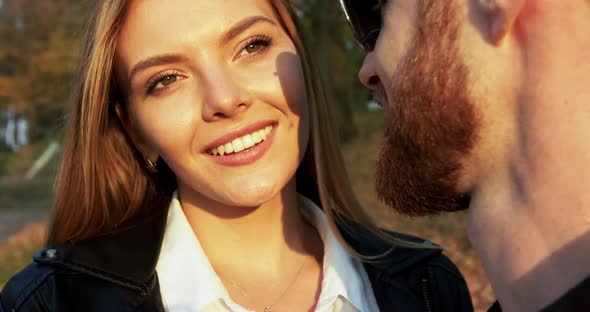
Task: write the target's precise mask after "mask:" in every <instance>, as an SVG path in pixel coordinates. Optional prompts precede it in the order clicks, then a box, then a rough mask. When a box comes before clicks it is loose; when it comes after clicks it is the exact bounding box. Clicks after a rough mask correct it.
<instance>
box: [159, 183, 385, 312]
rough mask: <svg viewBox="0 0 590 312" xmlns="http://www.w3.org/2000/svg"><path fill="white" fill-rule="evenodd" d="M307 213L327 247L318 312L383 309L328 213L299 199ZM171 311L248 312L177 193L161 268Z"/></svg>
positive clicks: (162, 289)
mask: <svg viewBox="0 0 590 312" xmlns="http://www.w3.org/2000/svg"><path fill="white" fill-rule="evenodd" d="M299 200H300V205H299V206H300V209H302V213H303V215H304V216H305V217H306V218H307V219H308V222H310V223H311V224H312V225H313V226H315V228H316V229H317V231H318V233H319V235H320V237H321V238H322V241H323V243H324V260H323V275H322V286H321V287H322V288H321V291H320V297H319V300H318V302H317V304H316V308H315V311H316V312H320V311H321V312H355V311H363V312H372V311H379V309H378V307H377V302H376V300H375V296H374V295H373V290H372V287H371V283H370V281H369V278H368V276H367V274H366V272H365V270H364V267H363V265H362V263H361V262H360V261H358V260H356V259H354V258H352V257H351V256H350V255H349V254H348V253H347V252H346V250H344V248H343V247H342V246H341V245H340V243H339V242H338V240H337V239H336V237H335V236H334V234H333V233H332V231H331V230H330V228H329V226H328V222H327V220H326V216H325V215H324V213H323V211H322V210H321V209H320V208H319V207H317V206H316V205H315V204H314V203H313V202H312V201H310V200H309V199H307V198H305V197H303V196H299ZM156 271H157V273H158V279H159V283H160V292H161V295H162V301H163V303H164V308H165V309H166V311H174V312H176V311H198V312H213V311H223V312H230V311H231V312H246V311H248V310H247V309H245V308H244V307H242V306H240V305H238V304H237V303H235V302H234V301H233V300H232V299H231V298H230V296H229V293H228V292H227V290H226V289H225V287H224V285H223V283H222V281H221V279H220V278H219V276H218V275H217V273H216V272H215V270H214V269H213V267H212V266H211V263H210V262H209V259H208V258H207V255H205V253H204V251H203V249H202V247H201V244H200V243H199V240H198V239H197V237H196V235H195V233H194V232H193V230H192V228H191V226H190V225H189V223H188V220H187V219H186V216H185V215H184V212H183V211H182V207H181V206H180V201H179V200H178V196H177V194H176V193H175V194H174V196H173V198H172V201H171V202H170V207H169V211H168V220H167V224H166V230H165V233H164V240H163V242H162V249H161V251H160V256H159V258H158V264H157V267H156Z"/></svg>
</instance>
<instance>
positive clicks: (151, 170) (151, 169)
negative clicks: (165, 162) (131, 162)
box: [145, 158, 158, 173]
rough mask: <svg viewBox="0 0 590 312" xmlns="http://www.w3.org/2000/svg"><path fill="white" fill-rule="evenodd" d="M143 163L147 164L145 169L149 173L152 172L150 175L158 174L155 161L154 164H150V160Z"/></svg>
mask: <svg viewBox="0 0 590 312" xmlns="http://www.w3.org/2000/svg"><path fill="white" fill-rule="evenodd" d="M145 161H146V162H147V167H148V170H149V171H150V172H152V173H156V172H158V167H157V163H158V161H157V160H156V162H152V161H151V160H149V159H148V158H146V159H145Z"/></svg>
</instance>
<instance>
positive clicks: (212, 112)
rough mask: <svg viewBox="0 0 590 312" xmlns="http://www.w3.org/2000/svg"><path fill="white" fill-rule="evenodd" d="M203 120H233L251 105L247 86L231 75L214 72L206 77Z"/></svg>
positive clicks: (221, 71) (218, 71)
mask: <svg viewBox="0 0 590 312" xmlns="http://www.w3.org/2000/svg"><path fill="white" fill-rule="evenodd" d="M206 80H207V81H208V82H207V85H206V86H205V88H206V90H205V99H204V107H203V119H204V120H206V121H214V120H217V119H223V118H231V117H233V116H235V115H237V114H239V113H240V112H243V111H245V110H246V109H247V108H248V107H249V106H250V105H251V102H252V100H251V97H250V93H249V92H248V90H247V88H246V87H245V84H244V83H243V82H242V81H239V80H238V79H237V78H236V77H235V76H232V75H231V73H227V72H224V71H223V70H216V72H215V73H212V71H210V72H209V74H208V75H207V77H206Z"/></svg>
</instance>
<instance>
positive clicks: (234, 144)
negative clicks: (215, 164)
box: [207, 125, 274, 156]
mask: <svg viewBox="0 0 590 312" xmlns="http://www.w3.org/2000/svg"><path fill="white" fill-rule="evenodd" d="M273 128H274V127H273V126H272V125H270V126H266V127H264V128H262V129H259V130H256V131H254V132H252V133H249V134H246V135H244V136H242V137H239V138H236V139H233V140H232V141H230V142H227V143H225V144H221V145H219V146H217V147H215V148H212V149H209V150H207V153H208V154H209V155H213V156H224V155H229V154H237V153H240V152H243V151H245V150H248V149H250V148H252V147H254V146H256V145H258V144H260V143H262V142H264V141H265V140H266V137H267V136H268V135H269V134H270V133H271V132H272V130H273Z"/></svg>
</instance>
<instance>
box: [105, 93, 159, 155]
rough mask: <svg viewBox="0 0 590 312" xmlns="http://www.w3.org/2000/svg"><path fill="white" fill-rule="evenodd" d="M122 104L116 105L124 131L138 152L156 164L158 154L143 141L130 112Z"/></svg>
mask: <svg viewBox="0 0 590 312" xmlns="http://www.w3.org/2000/svg"><path fill="white" fill-rule="evenodd" d="M121 105H122V104H121V103H116V104H115V110H116V112H117V117H118V118H119V121H120V122H121V125H122V126H123V129H124V130H125V132H126V133H127V135H128V136H129V138H130V139H131V141H132V142H133V145H134V146H135V148H137V150H138V151H139V152H140V153H141V154H142V155H143V157H144V158H145V159H146V160H147V159H149V160H150V161H152V162H155V161H156V160H157V159H158V154H157V152H155V151H152V149H151V148H149V146H148V144H146V143H145V141H144V140H143V139H142V137H141V135H139V133H138V131H137V129H136V128H135V127H133V125H132V121H131V117H130V116H129V112H128V111H127V109H125V108H123V107H122V106H121Z"/></svg>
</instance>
